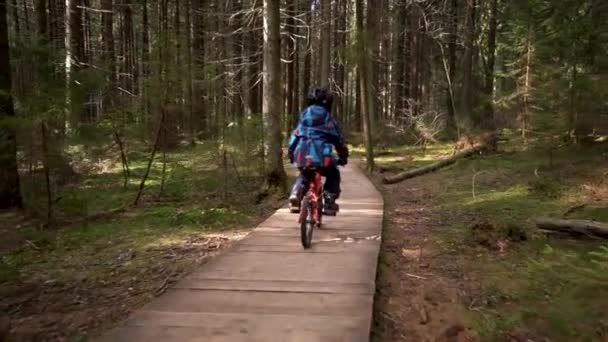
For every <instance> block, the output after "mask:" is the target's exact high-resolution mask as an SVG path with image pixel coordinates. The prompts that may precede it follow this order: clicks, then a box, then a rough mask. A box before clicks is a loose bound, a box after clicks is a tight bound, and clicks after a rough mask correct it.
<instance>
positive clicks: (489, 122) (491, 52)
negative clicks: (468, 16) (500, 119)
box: [483, 0, 498, 130]
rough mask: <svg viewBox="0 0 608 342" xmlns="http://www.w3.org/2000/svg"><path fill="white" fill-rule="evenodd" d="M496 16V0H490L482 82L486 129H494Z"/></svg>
mask: <svg viewBox="0 0 608 342" xmlns="http://www.w3.org/2000/svg"><path fill="white" fill-rule="evenodd" d="M497 17H498V0H492V3H491V7H490V22H489V24H488V25H489V27H488V55H487V58H486V70H485V84H484V95H485V97H486V98H485V103H486V105H485V114H486V118H485V120H483V127H485V128H486V129H488V130H494V128H495V123H494V105H493V100H494V65H495V61H496V28H497V21H498V20H497Z"/></svg>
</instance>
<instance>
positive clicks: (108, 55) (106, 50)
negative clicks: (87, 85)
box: [101, 0, 116, 112]
mask: <svg viewBox="0 0 608 342" xmlns="http://www.w3.org/2000/svg"><path fill="white" fill-rule="evenodd" d="M101 9H102V10H103V11H104V12H103V13H102V15H101V22H102V31H103V32H102V60H103V64H104V67H105V68H106V69H107V70H108V78H109V80H110V81H109V85H108V90H107V92H106V94H105V96H104V101H103V103H104V104H103V107H104V110H105V111H106V112H107V111H108V110H110V109H112V107H113V106H114V103H115V101H114V95H115V93H116V92H115V87H116V55H115V53H114V32H113V29H114V12H113V11H114V4H113V0H101Z"/></svg>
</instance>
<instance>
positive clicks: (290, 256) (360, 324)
mask: <svg viewBox="0 0 608 342" xmlns="http://www.w3.org/2000/svg"><path fill="white" fill-rule="evenodd" d="M342 188H343V193H342V198H341V199H340V200H339V201H338V203H339V204H340V213H339V214H338V216H337V217H324V222H323V223H324V225H323V228H322V229H316V230H315V232H314V236H313V247H312V248H311V249H310V250H304V249H303V248H302V246H301V244H300V237H299V232H300V231H299V226H298V224H297V222H296V221H297V216H296V215H294V214H290V213H289V212H288V211H287V210H286V209H281V210H279V211H277V212H276V213H275V214H274V215H273V216H271V217H270V218H268V219H267V220H266V221H265V222H263V223H262V224H260V225H259V226H258V227H257V228H256V229H255V230H254V231H253V232H252V233H251V234H250V235H249V236H248V237H247V238H246V239H245V240H243V241H241V242H240V243H239V244H238V245H237V246H235V247H234V248H232V249H231V250H230V251H228V252H226V253H224V254H222V255H220V256H218V257H217V258H214V259H213V260H211V261H210V262H209V263H207V264H205V265H204V266H203V267H201V269H199V270H198V271H196V272H194V273H192V274H190V275H189V276H188V277H186V278H185V279H183V280H182V281H181V282H179V283H178V284H177V285H176V286H175V287H174V288H172V289H169V290H168V291H167V292H166V293H165V294H163V295H162V296H160V297H159V298H157V299H156V300H154V301H152V302H151V303H149V304H148V305H147V306H145V307H144V308H143V309H141V310H140V311H137V312H136V313H135V314H134V315H133V316H132V317H131V318H130V319H128V320H127V321H126V322H124V323H123V324H122V325H120V326H119V327H117V328H115V329H113V330H111V331H109V332H108V333H107V334H106V335H104V336H102V337H101V339H100V340H101V341H128V342H135V341H166V342H172V341H205V342H215V341H306V342H311V341H349V342H350V341H368V340H369V335H370V328H371V323H372V310H373V299H374V291H375V278H376V265H377V259H378V253H379V250H380V234H381V231H382V217H383V206H384V204H383V200H382V196H381V195H380V193H379V192H378V191H377V190H376V189H375V187H374V186H373V184H372V183H371V182H370V181H369V180H368V179H367V178H366V177H365V175H363V174H362V172H361V171H360V170H359V169H358V168H357V167H356V166H348V167H346V168H344V169H342Z"/></svg>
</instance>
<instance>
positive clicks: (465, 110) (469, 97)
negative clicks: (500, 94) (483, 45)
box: [460, 0, 477, 125]
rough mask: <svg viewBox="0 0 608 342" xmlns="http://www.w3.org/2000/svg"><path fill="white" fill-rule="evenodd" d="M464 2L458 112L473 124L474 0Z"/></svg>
mask: <svg viewBox="0 0 608 342" xmlns="http://www.w3.org/2000/svg"><path fill="white" fill-rule="evenodd" d="M466 2H467V6H466V8H467V11H466V17H465V28H466V36H465V38H464V56H463V71H462V77H463V79H462V99H461V110H460V114H461V115H463V119H464V118H467V119H468V122H469V123H470V124H472V125H475V124H476V123H477V122H476V120H475V115H474V113H473V47H474V43H475V6H476V0H466Z"/></svg>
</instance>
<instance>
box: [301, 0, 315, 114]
mask: <svg viewBox="0 0 608 342" xmlns="http://www.w3.org/2000/svg"><path fill="white" fill-rule="evenodd" d="M301 5H302V6H303V8H302V11H303V12H304V13H306V23H307V24H308V26H309V28H310V24H311V22H312V14H311V11H310V4H309V3H308V1H302V3H301ZM303 31H304V32H303V34H304V33H306V34H307V40H306V43H305V44H304V49H303V51H302V53H303V54H304V68H303V70H302V72H301V75H300V77H302V88H301V89H300V96H302V99H301V103H300V107H302V108H304V107H306V95H307V94H308V92H309V91H310V74H311V71H312V70H311V68H312V66H311V55H310V54H311V52H310V51H311V44H312V32H310V31H306V30H305V29H303Z"/></svg>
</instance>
